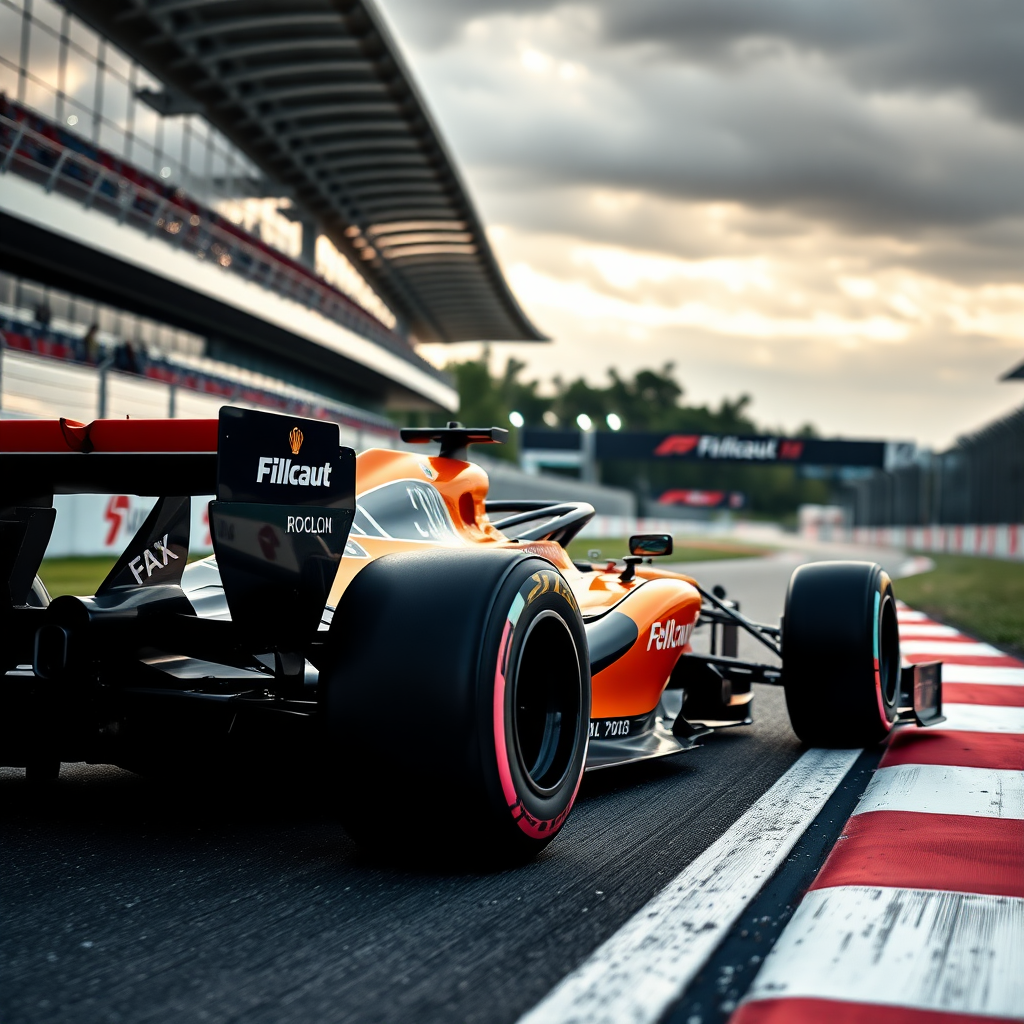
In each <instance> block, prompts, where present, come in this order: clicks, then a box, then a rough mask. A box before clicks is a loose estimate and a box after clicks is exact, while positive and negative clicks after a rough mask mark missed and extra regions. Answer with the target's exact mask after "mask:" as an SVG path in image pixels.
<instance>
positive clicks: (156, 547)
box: [128, 533, 178, 585]
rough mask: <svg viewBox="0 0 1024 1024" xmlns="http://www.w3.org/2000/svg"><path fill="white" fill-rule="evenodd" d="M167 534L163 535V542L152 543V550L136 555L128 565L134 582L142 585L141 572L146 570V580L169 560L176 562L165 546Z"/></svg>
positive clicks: (173, 555) (173, 554) (175, 556)
mask: <svg viewBox="0 0 1024 1024" xmlns="http://www.w3.org/2000/svg"><path fill="white" fill-rule="evenodd" d="M167 537H168V534H166V533H165V534H164V538H163V540H158V541H154V542H153V550H152V551H150V549H149V548H146V549H145V551H143V552H142V554H141V555H136V556H135V557H134V558H133V559H132V560H131V561H130V562H129V563H128V568H129V569H131V571H132V575H133V576H134V577H135V582H136V583H138V584H140V585H141V584H142V570H143V569H145V570H146V579H149V577H150V576H152V575H153V573H154V572H156V571H158V570H160V569H162V568H163V567H164V566H165V565H168V564H169V563H170V560H171V559H174V561H175V562H176V561H178V556H177V555H176V554H175V553H174V552H173V551H172V550H171V549H170V548H169V547H168V546H167Z"/></svg>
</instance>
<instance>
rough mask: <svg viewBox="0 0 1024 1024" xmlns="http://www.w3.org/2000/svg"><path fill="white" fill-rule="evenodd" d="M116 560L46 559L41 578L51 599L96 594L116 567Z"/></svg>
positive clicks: (103, 557) (40, 573)
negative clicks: (62, 595) (61, 596)
mask: <svg viewBox="0 0 1024 1024" xmlns="http://www.w3.org/2000/svg"><path fill="white" fill-rule="evenodd" d="M115 561H116V559H114V558H108V557H107V556H106V555H100V556H99V557H98V558H45V559H43V564H42V566H41V567H40V569H39V576H40V579H42V581H43V583H44V584H45V586H46V589H47V590H48V591H49V592H50V597H59V596H60V595H61V594H95V593H96V588H97V587H98V586H99V585H100V584H101V583H102V582H103V578H104V577H105V576H106V575H107V573H108V572H110V570H111V569H112V568H113V567H114V562H115Z"/></svg>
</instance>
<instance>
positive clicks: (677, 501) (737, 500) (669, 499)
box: [658, 487, 747, 509]
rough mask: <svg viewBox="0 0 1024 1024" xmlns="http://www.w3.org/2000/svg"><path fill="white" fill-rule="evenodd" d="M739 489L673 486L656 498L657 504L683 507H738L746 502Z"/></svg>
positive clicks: (741, 506)
mask: <svg viewBox="0 0 1024 1024" xmlns="http://www.w3.org/2000/svg"><path fill="white" fill-rule="evenodd" d="M746 503H747V502H746V496H745V495H744V494H742V493H741V492H740V491H702V490H697V489H695V488H679V487H677V488H675V489H674V490H671V491H665V492H664V494H662V496H661V497H660V498H658V504H659V505H680V506H682V507H683V508H707V509H717V508H729V509H739V508H743V506H744V505H745V504H746Z"/></svg>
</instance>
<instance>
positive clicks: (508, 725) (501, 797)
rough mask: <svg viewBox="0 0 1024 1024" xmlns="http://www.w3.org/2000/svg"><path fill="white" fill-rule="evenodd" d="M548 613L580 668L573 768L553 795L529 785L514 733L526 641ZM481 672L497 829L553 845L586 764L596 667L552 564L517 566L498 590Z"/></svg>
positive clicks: (484, 754)
mask: <svg viewBox="0 0 1024 1024" xmlns="http://www.w3.org/2000/svg"><path fill="white" fill-rule="evenodd" d="M545 612H547V613H553V614H555V615H557V616H558V618H559V619H560V620H561V622H562V623H563V624H564V625H565V627H566V629H567V631H568V633H569V635H570V636H571V637H572V641H573V645H574V647H575V652H576V658H577V664H578V668H579V691H580V692H579V698H580V705H579V716H578V718H577V720H576V722H575V723H574V728H575V733H576V736H575V743H574V748H573V752H572V757H571V759H570V761H569V765H568V768H567V769H566V771H565V772H564V773H563V775H562V777H561V779H560V780H559V782H558V783H557V784H556V785H555V786H553V787H552V789H551V791H550V792H548V793H543V794H542V793H539V792H537V790H536V789H535V787H534V786H532V785H531V784H530V782H529V779H528V777H527V773H526V769H525V767H524V765H523V763H522V757H521V754H520V751H519V748H518V742H517V737H516V732H515V704H514V702H515V694H516V683H517V673H518V670H519V666H520V661H521V657H522V653H523V648H524V642H525V640H526V638H527V636H528V635H529V632H530V629H531V627H532V626H533V625H534V624H535V623H536V621H537V620H538V618H540V617H541V616H542V615H543V614H544V613H545ZM484 637H485V642H484V644H483V649H482V651H481V659H480V669H479V694H480V696H479V699H478V712H479V716H480V720H479V735H480V737H481V740H482V749H481V759H482V761H483V762H484V764H485V765H489V766H490V767H491V768H492V771H487V772H485V777H486V778H487V782H488V788H489V789H490V792H491V801H492V804H493V806H495V807H496V808H502V809H503V810H502V812H501V813H499V820H498V822H497V824H498V827H499V828H501V829H502V830H503V831H505V832H509V831H514V832H516V833H518V835H519V839H520V841H521V842H526V843H527V844H529V845H535V844H537V843H538V842H540V843H544V842H547V841H549V840H550V839H551V838H553V837H554V836H555V834H556V833H557V832H558V831H559V829H561V827H562V825H563V824H564V823H565V820H566V818H567V817H568V815H569V812H570V811H571V810H572V806H573V804H574V802H575V800H576V795H577V793H578V792H579V787H580V783H581V781H582V778H583V769H584V766H585V764H586V757H587V747H588V742H589V732H590V729H589V725H590V663H589V656H588V652H587V641H586V634H585V631H584V629H583V620H582V618H581V616H580V612H579V607H578V606H577V604H576V599H575V597H574V596H573V594H572V591H571V589H570V587H569V584H568V583H567V582H566V581H565V578H564V577H563V576H562V575H561V573H559V571H558V570H557V568H556V567H555V566H554V565H553V564H550V563H545V562H542V561H540V560H539V559H530V560H528V561H523V562H521V563H518V564H517V565H516V566H514V567H513V568H512V570H511V572H510V573H509V575H508V577H507V578H506V579H505V581H504V582H503V585H502V586H501V587H500V588H499V590H498V593H497V595H496V598H495V601H494V604H493V606H492V609H491V614H490V616H489V617H488V623H487V628H486V630H485V632H484Z"/></svg>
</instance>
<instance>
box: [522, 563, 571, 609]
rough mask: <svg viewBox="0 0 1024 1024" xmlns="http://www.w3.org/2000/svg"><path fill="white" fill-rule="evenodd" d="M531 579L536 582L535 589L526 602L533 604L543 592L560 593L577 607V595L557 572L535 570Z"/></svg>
mask: <svg viewBox="0 0 1024 1024" xmlns="http://www.w3.org/2000/svg"><path fill="white" fill-rule="evenodd" d="M530 580H531V581H532V582H533V583H534V587H533V589H532V590H531V591H530V593H529V594H528V595H527V597H526V603H527V604H532V603H533V602H534V601H535V600H536V599H537V598H538V597H541V596H542V595H543V594H547V593H554V594H560V595H561V596H562V597H564V598H565V599H566V601H568V602H569V604H571V605H572V607H573V608H576V597H575V595H574V594H573V592H572V591H571V590H570V589H569V584H568V583H566V582H565V580H563V579H562V577H561V576H559V574H558V573H556V572H547V571H546V570H544V569H542V570H541V571H540V572H535V573H534V574H533V575H532V576H531V577H530Z"/></svg>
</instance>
